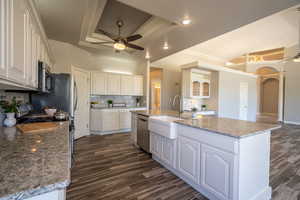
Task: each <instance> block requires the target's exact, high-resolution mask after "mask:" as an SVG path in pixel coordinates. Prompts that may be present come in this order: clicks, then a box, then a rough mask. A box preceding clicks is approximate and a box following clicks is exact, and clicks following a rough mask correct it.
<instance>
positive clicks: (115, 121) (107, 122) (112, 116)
mask: <svg viewBox="0 0 300 200" xmlns="http://www.w3.org/2000/svg"><path fill="white" fill-rule="evenodd" d="M100 122H102V131H104V132H105V131H115V130H119V129H120V125H119V111H118V110H109V111H102V118H101V121H100Z"/></svg>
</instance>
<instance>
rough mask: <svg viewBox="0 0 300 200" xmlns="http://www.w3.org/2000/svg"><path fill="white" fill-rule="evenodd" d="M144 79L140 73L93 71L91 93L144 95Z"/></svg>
mask: <svg viewBox="0 0 300 200" xmlns="http://www.w3.org/2000/svg"><path fill="white" fill-rule="evenodd" d="M143 84H144V79H143V76H139V75H135V76H133V75H120V74H113V73H103V72H91V94H93V95H131V96H143V90H144V87H143Z"/></svg>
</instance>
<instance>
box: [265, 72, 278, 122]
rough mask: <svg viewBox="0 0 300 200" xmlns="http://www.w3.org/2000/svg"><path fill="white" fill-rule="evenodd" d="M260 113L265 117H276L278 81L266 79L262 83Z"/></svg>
mask: <svg viewBox="0 0 300 200" xmlns="http://www.w3.org/2000/svg"><path fill="white" fill-rule="evenodd" d="M261 90H262V91H261V93H262V95H261V113H262V114H265V115H268V114H269V115H275V116H277V115H278V98H279V80H278V79H275V78H268V79H266V80H264V81H263V82H262V87H261Z"/></svg>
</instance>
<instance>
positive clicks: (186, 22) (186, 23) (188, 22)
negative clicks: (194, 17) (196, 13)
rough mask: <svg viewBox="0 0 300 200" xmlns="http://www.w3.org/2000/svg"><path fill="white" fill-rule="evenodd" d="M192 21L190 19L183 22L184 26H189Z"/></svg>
mask: <svg viewBox="0 0 300 200" xmlns="http://www.w3.org/2000/svg"><path fill="white" fill-rule="evenodd" d="M191 22H192V21H191V20H190V19H184V20H182V21H181V23H182V24H183V25H189V24H190V23H191Z"/></svg>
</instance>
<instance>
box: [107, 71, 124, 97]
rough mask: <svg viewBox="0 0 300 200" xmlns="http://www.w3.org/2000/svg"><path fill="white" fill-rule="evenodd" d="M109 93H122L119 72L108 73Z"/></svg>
mask: <svg viewBox="0 0 300 200" xmlns="http://www.w3.org/2000/svg"><path fill="white" fill-rule="evenodd" d="M107 94H108V95H120V94H121V76H120V75H118V74H108V75H107Z"/></svg>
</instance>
